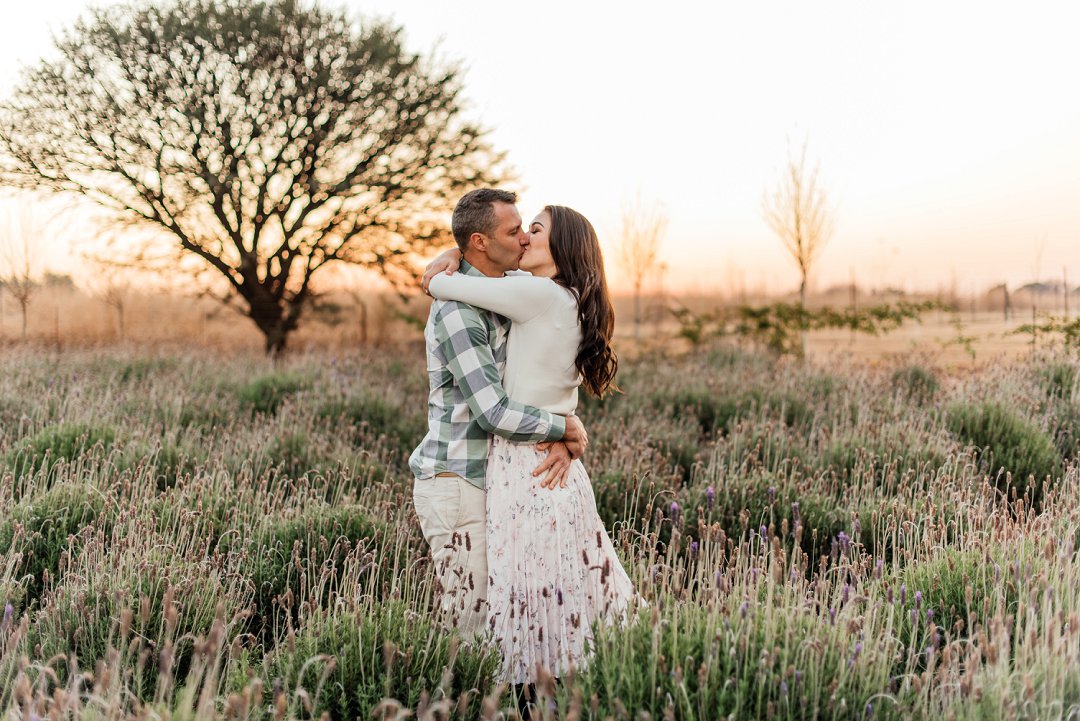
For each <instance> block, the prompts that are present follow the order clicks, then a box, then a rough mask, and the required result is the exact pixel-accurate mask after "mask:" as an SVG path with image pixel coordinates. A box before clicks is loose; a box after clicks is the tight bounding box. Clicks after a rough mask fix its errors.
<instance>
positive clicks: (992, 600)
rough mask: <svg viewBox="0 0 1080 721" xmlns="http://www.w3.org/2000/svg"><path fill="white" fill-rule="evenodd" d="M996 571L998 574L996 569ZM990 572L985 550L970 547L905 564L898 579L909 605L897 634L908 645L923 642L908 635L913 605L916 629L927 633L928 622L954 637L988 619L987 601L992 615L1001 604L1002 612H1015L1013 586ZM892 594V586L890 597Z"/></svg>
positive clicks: (992, 568) (967, 633)
mask: <svg viewBox="0 0 1080 721" xmlns="http://www.w3.org/2000/svg"><path fill="white" fill-rule="evenodd" d="M997 572H998V573H1000V572H1001V571H1000V567H999V568H998V571H997ZM994 573H995V568H994V564H992V563H987V561H986V558H985V553H984V552H983V551H974V550H973V551H959V550H956V549H948V550H946V551H945V552H944V553H942V554H940V555H939V556H937V557H936V558H934V559H932V560H930V561H926V562H921V563H912V564H909V565H907V566H905V567H904V569H903V571H902V573H901V576H900V579H901V583H902V584H903V586H904V587H905V595H906V604H907V607H906V608H905V609H904V611H905V612H904V614H903V617H902V619H901V621H902V624H903V625H902V627H901V630H900V638H901V639H903V640H904V642H905V643H906V644H908V645H910V644H912V643H914V644H920V643H922V642H923V641H924V640H925V639H921V638H913V637H912V630H913V625H912V616H911V613H910V611H911V610H912V609H914V610H915V611H916V616H917V617H918V628H920V629H922V630H923V631H925V630H926V628H927V625H928V623H929V622H930V621H932V622H933V623H935V624H936V625H937V626H938V627H940V628H941V629H943V630H944V631H945V632H946V633H947V634H949V635H950V636H951V637H952V638H957V637H965V636H968V635H969V634H970V633H971V632H972V630H973V627H974V625H975V624H985V623H986V622H987V621H988V619H987V618H986V617H985V616H984V604H985V603H987V602H988V603H989V608H988V610H989V613H990V615H993V614H994V613H996V612H997V611H998V610H999V609H998V605H999V603H1000V604H1002V605H1003V607H1002V608H1001V609H1000V610H1002V611H1004V612H1005V613H1015V612H1016V607H1017V604H1018V602H1019V597H1018V594H1017V588H1016V586H1015V585H1013V584H1010V583H1006V582H1004V580H1003V579H1001V578H995V576H994ZM895 594H896V591H895V590H894V599H895ZM916 594H918V596H916ZM969 599H970V603H969ZM928 612H929V613H928Z"/></svg>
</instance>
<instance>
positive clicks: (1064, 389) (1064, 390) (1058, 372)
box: [1036, 362, 1077, 400]
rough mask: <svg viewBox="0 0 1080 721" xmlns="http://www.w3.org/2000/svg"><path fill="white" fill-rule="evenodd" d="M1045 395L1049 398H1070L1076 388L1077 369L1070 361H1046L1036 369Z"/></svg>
mask: <svg viewBox="0 0 1080 721" xmlns="http://www.w3.org/2000/svg"><path fill="white" fill-rule="evenodd" d="M1036 373H1037V376H1038V378H1039V380H1041V381H1042V385H1043V388H1045V389H1046V395H1047V396H1049V397H1050V398H1061V399H1065V400H1068V399H1071V398H1072V397H1073V394H1074V393H1076V389H1077V369H1076V366H1074V365H1072V364H1070V363H1060V362H1059V363H1048V364H1047V365H1044V366H1042V367H1041V368H1039V369H1038V370H1037V371H1036Z"/></svg>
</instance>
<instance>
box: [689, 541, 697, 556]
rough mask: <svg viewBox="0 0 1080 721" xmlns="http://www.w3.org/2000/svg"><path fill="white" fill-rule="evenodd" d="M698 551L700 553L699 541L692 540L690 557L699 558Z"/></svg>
mask: <svg viewBox="0 0 1080 721" xmlns="http://www.w3.org/2000/svg"><path fill="white" fill-rule="evenodd" d="M697 553H698V542H697V541H691V542H690V557H691V558H697Z"/></svg>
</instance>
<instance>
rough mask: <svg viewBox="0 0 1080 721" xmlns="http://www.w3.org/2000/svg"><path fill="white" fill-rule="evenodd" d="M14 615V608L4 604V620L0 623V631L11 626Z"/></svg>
mask: <svg viewBox="0 0 1080 721" xmlns="http://www.w3.org/2000/svg"><path fill="white" fill-rule="evenodd" d="M14 615H15V607H14V606H12V605H11V604H10V603H5V604H4V620H3V621H0V631H5V630H7V628H8V627H9V626H10V625H11V617H12V616H14Z"/></svg>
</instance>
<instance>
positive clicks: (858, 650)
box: [847, 641, 862, 668]
mask: <svg viewBox="0 0 1080 721" xmlns="http://www.w3.org/2000/svg"><path fill="white" fill-rule="evenodd" d="M861 653H862V641H858V642H857V643H856V644H855V648H853V649H852V650H851V658H849V659H848V664H847V665H848V668H851V667H852V666H854V665H855V661H856V660H857V659H858V658H859V654H861Z"/></svg>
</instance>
